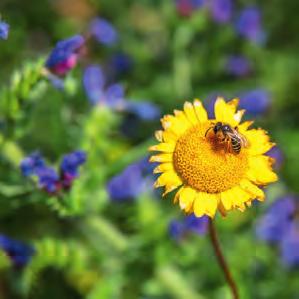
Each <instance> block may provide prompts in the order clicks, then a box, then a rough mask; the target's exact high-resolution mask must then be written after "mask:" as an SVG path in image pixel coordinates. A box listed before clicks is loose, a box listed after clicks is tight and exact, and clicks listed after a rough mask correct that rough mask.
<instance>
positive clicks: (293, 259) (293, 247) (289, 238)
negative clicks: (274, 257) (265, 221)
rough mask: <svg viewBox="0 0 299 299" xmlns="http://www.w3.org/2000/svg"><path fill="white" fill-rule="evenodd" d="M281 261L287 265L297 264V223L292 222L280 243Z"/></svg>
mask: <svg viewBox="0 0 299 299" xmlns="http://www.w3.org/2000/svg"><path fill="white" fill-rule="evenodd" d="M280 245H281V246H280V248H281V258H282V262H283V263H284V264H285V265H286V266H287V267H298V266H299V223H298V222H297V223H293V224H292V225H291V227H290V228H289V230H288V231H287V233H286V235H285V237H284V238H283V240H282V242H281V244H280Z"/></svg>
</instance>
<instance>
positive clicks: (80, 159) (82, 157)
mask: <svg viewBox="0 0 299 299" xmlns="http://www.w3.org/2000/svg"><path fill="white" fill-rule="evenodd" d="M85 161H86V152H84V151H74V152H73V153H70V154H67V155H65V156H64V157H63V159H62V162H61V165H60V170H61V173H62V174H64V175H68V176H71V177H77V176H78V168H79V166H81V165H82V164H84V163H85Z"/></svg>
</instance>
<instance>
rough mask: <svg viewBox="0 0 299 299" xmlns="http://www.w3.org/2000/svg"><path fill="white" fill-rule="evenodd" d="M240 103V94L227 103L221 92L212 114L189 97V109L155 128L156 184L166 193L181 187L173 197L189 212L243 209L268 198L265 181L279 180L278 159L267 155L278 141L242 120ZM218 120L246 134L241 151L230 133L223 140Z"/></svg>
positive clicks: (208, 213) (166, 117) (163, 119)
mask: <svg viewBox="0 0 299 299" xmlns="http://www.w3.org/2000/svg"><path fill="white" fill-rule="evenodd" d="M237 106H238V100H237V99H234V100H232V101H230V102H228V103H226V102H225V101H224V99H222V98H218V99H217V101H216V103H215V107H214V110H215V119H208V116H207V112H206V110H205V108H204V107H203V105H202V103H201V102H200V101H199V100H195V101H194V103H193V104H191V103H190V102H186V103H185V104H184V111H178V110H175V111H174V115H165V116H164V117H163V118H162V119H161V122H162V126H163V129H164V130H161V131H157V132H156V134H155V135H156V138H157V140H158V141H159V142H160V143H159V144H158V145H155V146H152V147H150V150H151V151H156V152H160V153H159V154H155V155H153V156H151V158H150V162H158V163H159V165H158V166H157V167H156V168H155V170H154V173H161V175H160V176H159V178H158V179H157V181H156V182H155V187H165V192H164V194H163V196H164V195H165V194H167V193H169V192H171V191H173V190H175V189H177V188H178V187H180V189H178V190H177V192H176V195H175V198H174V202H179V205H180V207H181V209H182V210H184V211H185V212H187V213H191V212H194V214H195V215H196V216H197V217H201V216H203V215H208V216H210V217H214V215H215V213H216V211H217V209H218V210H219V211H220V212H221V214H222V215H226V212H227V211H230V210H233V209H239V210H241V211H244V210H245V208H246V206H250V204H251V201H253V200H254V199H258V200H260V201H263V200H264V198H265V194H264V192H263V190H262V189H260V188H259V187H260V186H264V185H267V184H269V183H271V182H274V181H276V180H277V176H276V174H275V173H274V172H273V171H272V164H273V161H274V160H273V159H272V158H270V157H268V156H265V155H264V154H265V153H266V152H267V151H268V150H270V149H271V147H272V146H273V145H274V144H273V143H271V142H270V141H269V136H268V135H267V132H265V131H264V130H262V129H249V127H250V126H251V124H252V122H251V121H245V122H243V123H240V122H241V118H242V116H243V114H244V112H245V111H244V110H239V111H236V110H237ZM216 122H221V123H222V124H227V125H229V126H230V127H231V128H236V130H237V132H238V134H240V135H241V136H243V137H244V138H245V140H246V141H247V144H246V145H245V144H242V147H241V150H240V152H235V151H233V150H232V149H231V147H230V146H231V139H229V140H228V141H227V142H223V140H220V138H219V136H218V133H217V134H215V132H214V130H213V129H212V128H213V126H214V125H215V123H216ZM221 136H222V137H224V135H221Z"/></svg>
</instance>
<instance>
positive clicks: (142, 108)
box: [125, 101, 160, 120]
mask: <svg viewBox="0 0 299 299" xmlns="http://www.w3.org/2000/svg"><path fill="white" fill-rule="evenodd" d="M125 110H126V111H128V112H130V113H132V114H135V115H136V116H138V117H139V118H140V119H142V120H154V119H157V118H159V117H160V109H159V108H158V107H157V106H156V105H155V104H153V103H151V102H146V101H139V102H133V101H128V102H127V103H126V105H125Z"/></svg>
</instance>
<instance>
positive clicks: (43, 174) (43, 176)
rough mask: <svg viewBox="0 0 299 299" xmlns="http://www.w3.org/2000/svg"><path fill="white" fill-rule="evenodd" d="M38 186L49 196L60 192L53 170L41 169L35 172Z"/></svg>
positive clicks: (49, 168) (55, 173) (57, 178)
mask: <svg viewBox="0 0 299 299" xmlns="http://www.w3.org/2000/svg"><path fill="white" fill-rule="evenodd" d="M36 174H37V177H38V185H39V187H40V188H41V189H43V190H45V191H46V192H47V193H49V194H55V193H57V192H58V191H59V190H60V187H61V186H60V181H59V176H58V173H57V172H56V170H55V169H54V168H51V167H47V166H45V167H42V168H39V169H38V171H37V173H36Z"/></svg>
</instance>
